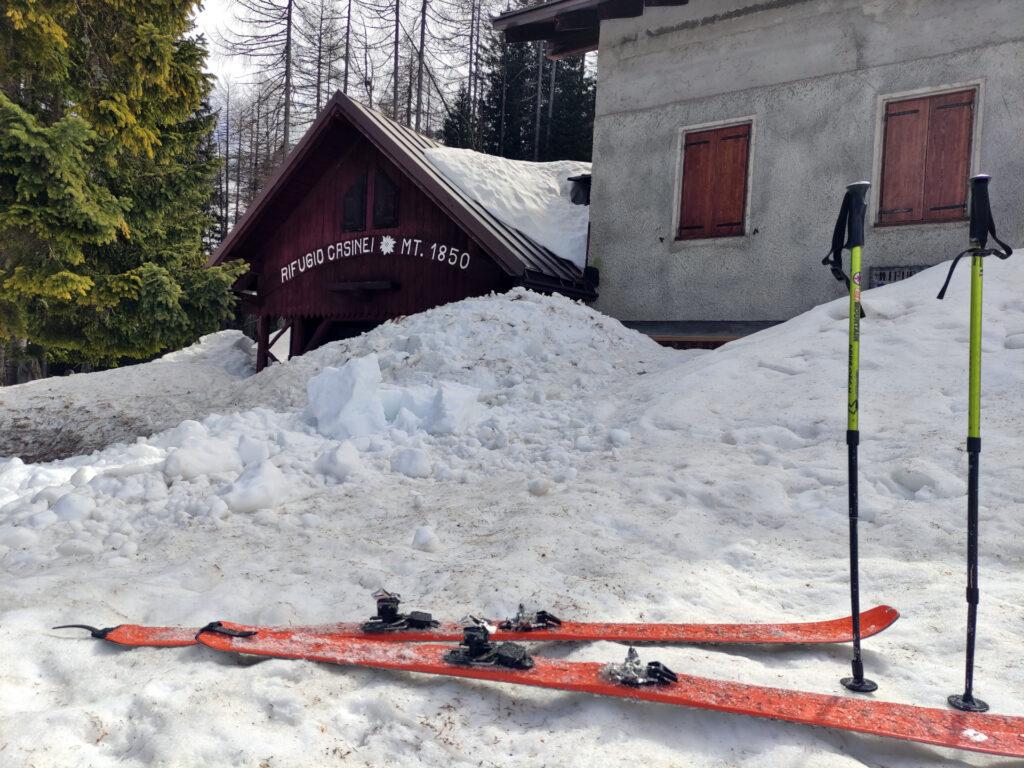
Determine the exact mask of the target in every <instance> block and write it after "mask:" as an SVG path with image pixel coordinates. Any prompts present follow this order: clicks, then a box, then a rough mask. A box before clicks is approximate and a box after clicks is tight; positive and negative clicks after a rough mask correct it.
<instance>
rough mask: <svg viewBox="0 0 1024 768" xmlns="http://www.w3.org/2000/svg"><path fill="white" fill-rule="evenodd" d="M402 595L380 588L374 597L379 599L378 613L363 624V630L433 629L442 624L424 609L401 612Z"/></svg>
mask: <svg viewBox="0 0 1024 768" xmlns="http://www.w3.org/2000/svg"><path fill="white" fill-rule="evenodd" d="M401 597H402V596H401V595H399V594H398V593H397V592H388V591H387V590H386V589H378V590H377V591H376V592H374V593H373V599H374V600H376V601H377V615H376V616H374V617H373V618H371V619H370V620H369V621H367V622H365V623H364V624H363V625H362V630H363V632H367V633H371V634H372V633H380V632H400V631H402V630H404V629H433V628H434V627H438V626H440V624H441V623H440V622H439V621H436V620H435V619H434V618H433V617H432V616H431V615H430V614H429V613H425V612H424V611H409V613H399V612H398V606H399V604H400V603H401Z"/></svg>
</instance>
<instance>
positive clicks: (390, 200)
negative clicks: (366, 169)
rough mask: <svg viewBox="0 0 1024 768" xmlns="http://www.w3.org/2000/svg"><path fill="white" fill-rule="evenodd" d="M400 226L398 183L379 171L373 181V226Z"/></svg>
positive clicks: (375, 227)
mask: <svg viewBox="0 0 1024 768" xmlns="http://www.w3.org/2000/svg"><path fill="white" fill-rule="evenodd" d="M397 226H398V185H397V184H395V182H393V181H392V180H391V179H389V178H388V176H387V174H385V173H383V172H381V171H377V176H376V178H375V179H374V182H373V228H374V229H386V228H387V227H397Z"/></svg>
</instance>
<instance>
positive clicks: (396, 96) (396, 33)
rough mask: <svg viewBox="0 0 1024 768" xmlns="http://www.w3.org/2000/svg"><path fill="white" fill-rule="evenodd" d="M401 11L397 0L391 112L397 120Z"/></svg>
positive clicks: (399, 0) (399, 2)
mask: <svg viewBox="0 0 1024 768" xmlns="http://www.w3.org/2000/svg"><path fill="white" fill-rule="evenodd" d="M400 10H401V0H395V62H394V67H393V69H394V71H393V72H392V76H393V77H394V79H395V82H394V83H393V86H394V91H395V104H394V109H392V110H391V117H393V118H394V119H395V120H397V119H398V30H399V29H400V28H401V26H402V19H401V16H400V15H399V14H400Z"/></svg>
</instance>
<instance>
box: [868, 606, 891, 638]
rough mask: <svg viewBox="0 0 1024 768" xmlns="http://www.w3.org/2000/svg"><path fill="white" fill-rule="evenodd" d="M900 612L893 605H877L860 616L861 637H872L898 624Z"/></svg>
mask: <svg viewBox="0 0 1024 768" xmlns="http://www.w3.org/2000/svg"><path fill="white" fill-rule="evenodd" d="M899 617H900V612H899V611H897V610H896V609H895V608H893V607H892V606H891V605H876V606H875V607H874V608H872V609H870V610H868V611H864V613H862V614H861V615H860V623H861V636H862V637H871V636H872V635H877V634H878V633H879V632H882V631H883V630H886V629H888V628H889V627H891V626H892V625H893V624H895V623H896V619H898V618H899Z"/></svg>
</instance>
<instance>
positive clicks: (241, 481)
mask: <svg viewBox="0 0 1024 768" xmlns="http://www.w3.org/2000/svg"><path fill="white" fill-rule="evenodd" d="M287 495H288V480H287V479H286V478H285V476H284V474H283V473H282V472H281V470H280V469H278V468H277V467H275V466H274V465H273V464H271V463H270V462H269V461H262V462H260V463H259V464H255V465H253V466H251V467H249V468H248V469H247V470H245V472H243V473H242V474H241V475H240V476H239V478H238V479H237V480H235V482H234V483H232V484H231V487H230V488H228V490H227V491H225V492H224V494H222V497H223V499H224V501H225V502H227V505H228V506H229V507H230V508H231V510H232V511H233V512H255V511H256V510H258V509H268V508H270V507H274V506H276V505H278V504H280V503H281V502H282V501H284V499H285V498H286V497H287Z"/></svg>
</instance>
